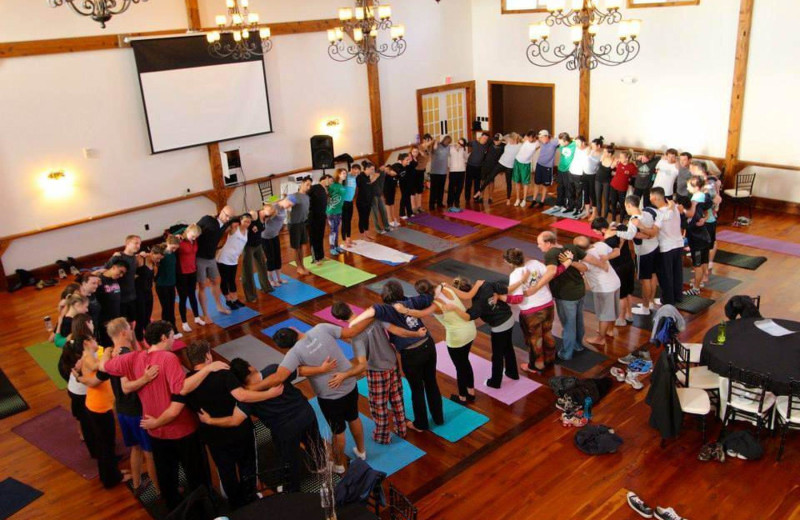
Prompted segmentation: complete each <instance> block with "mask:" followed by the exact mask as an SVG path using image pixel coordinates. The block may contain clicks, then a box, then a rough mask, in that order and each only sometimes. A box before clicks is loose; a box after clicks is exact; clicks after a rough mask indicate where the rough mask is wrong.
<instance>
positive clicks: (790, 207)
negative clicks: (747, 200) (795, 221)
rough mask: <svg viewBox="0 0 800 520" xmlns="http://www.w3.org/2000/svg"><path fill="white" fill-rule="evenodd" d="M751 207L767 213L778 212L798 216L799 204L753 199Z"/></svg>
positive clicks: (799, 211)
mask: <svg viewBox="0 0 800 520" xmlns="http://www.w3.org/2000/svg"><path fill="white" fill-rule="evenodd" d="M753 207H754V208H758V209H766V210H769V211H778V212H780V213H788V214H789V215H800V203H798V202H790V201H786V200H775V199H765V198H762V197H753Z"/></svg>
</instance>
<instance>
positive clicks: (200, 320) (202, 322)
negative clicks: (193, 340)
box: [194, 318, 206, 326]
mask: <svg viewBox="0 0 800 520" xmlns="http://www.w3.org/2000/svg"><path fill="white" fill-rule="evenodd" d="M194 322H195V323H197V324H198V325H200V326H203V325H205V324H206V322H204V321H203V320H202V318H195V319H194Z"/></svg>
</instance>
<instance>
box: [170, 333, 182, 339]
mask: <svg viewBox="0 0 800 520" xmlns="http://www.w3.org/2000/svg"><path fill="white" fill-rule="evenodd" d="M182 337H183V334H181V333H180V332H179V333H177V334H173V335H172V339H181V338H182Z"/></svg>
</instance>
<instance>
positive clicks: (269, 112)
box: [131, 34, 275, 155]
mask: <svg viewBox="0 0 800 520" xmlns="http://www.w3.org/2000/svg"><path fill="white" fill-rule="evenodd" d="M198 37H199V38H203V41H206V39H205V37H204V36H203V35H200V36H198V35H196V34H191V35H180V36H166V37H161V38H141V39H142V40H144V39H146V40H147V41H161V40H172V39H175V38H198ZM131 41H132V42H133V41H136V40H134V39H132V40H131ZM131 47H132V46H131ZM131 51H133V48H131ZM134 61H135V58H134ZM247 61H258V62H260V65H261V67H260V69H261V77H262V78H263V79H264V95H265V96H266V101H267V119H268V121H269V128H270V129H269V130H268V131H266V132H255V133H252V134H247V135H239V136H236V137H228V138H225V139H216V140H211V141H206V142H203V143H195V144H190V145H186V146H178V147H176V148H169V149H167V150H159V151H156V150H155V148H154V146H153V135H152V132H151V131H150V114H149V113H148V111H147V98H146V97H145V94H144V85H142V73H141V72H139V68H138V66H137V67H136V79H137V81H138V82H139V94H140V95H141V98H142V107H143V108H144V119H145V125H146V126H147V141H148V142H149V143H150V155H159V154H162V153H168V152H176V151H178V150H186V149H189V148H195V147H198V146H208V145H210V144H214V143H224V142H227V141H235V140H236V139H245V138H248V137H255V136H257V135H269V134H272V133H275V127H274V126H273V124H272V106H271V105H270V102H269V83H268V82H267V71H266V70H265V68H264V66H265V62H264V57H263V56H261V57H260V59H258V60H247Z"/></svg>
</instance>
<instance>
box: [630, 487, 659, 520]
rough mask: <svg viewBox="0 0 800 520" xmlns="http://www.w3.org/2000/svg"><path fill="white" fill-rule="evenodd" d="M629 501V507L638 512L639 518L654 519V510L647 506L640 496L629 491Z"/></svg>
mask: <svg viewBox="0 0 800 520" xmlns="http://www.w3.org/2000/svg"><path fill="white" fill-rule="evenodd" d="M627 500H628V505H629V506H631V509H633V510H634V511H636V512H637V513H638V514H639V516H641V517H643V518H653V508H652V507H649V506H648V505H647V504H645V503H644V500H642V499H641V498H639V495H637V494H636V493H634V492H633V491H628V496H627Z"/></svg>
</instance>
